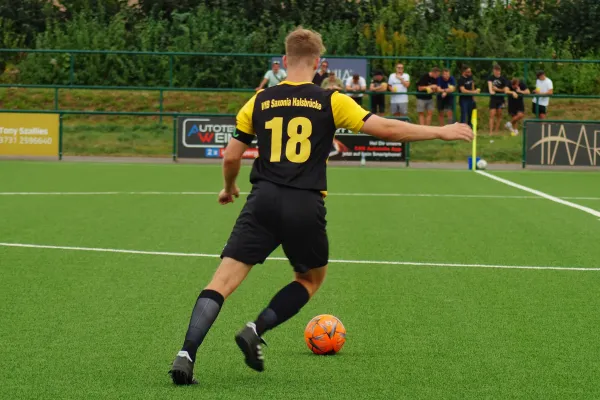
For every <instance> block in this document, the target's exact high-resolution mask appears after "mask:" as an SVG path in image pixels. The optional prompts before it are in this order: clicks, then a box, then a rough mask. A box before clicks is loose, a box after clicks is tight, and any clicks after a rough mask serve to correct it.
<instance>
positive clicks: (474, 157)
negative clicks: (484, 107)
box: [471, 110, 477, 171]
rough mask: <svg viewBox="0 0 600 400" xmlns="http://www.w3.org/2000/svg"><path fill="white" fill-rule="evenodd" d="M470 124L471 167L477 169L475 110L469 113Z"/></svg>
mask: <svg viewBox="0 0 600 400" xmlns="http://www.w3.org/2000/svg"><path fill="white" fill-rule="evenodd" d="M471 125H473V152H472V154H471V169H472V170H473V171H475V169H477V110H473V114H471Z"/></svg>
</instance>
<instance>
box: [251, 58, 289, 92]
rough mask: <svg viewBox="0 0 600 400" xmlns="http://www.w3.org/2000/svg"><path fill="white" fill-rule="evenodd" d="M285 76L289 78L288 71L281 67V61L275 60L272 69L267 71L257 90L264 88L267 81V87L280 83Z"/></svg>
mask: <svg viewBox="0 0 600 400" xmlns="http://www.w3.org/2000/svg"><path fill="white" fill-rule="evenodd" d="M285 78H287V73H286V72H285V70H283V69H281V66H280V65H279V61H273V65H272V67H271V69H270V70H268V71H267V73H266V74H265V76H264V77H263V80H262V82H261V83H260V85H258V87H257V88H256V91H259V90H261V89H262V88H264V87H265V85H266V84H267V83H268V86H267V87H271V86H275V85H278V84H279V82H281V81H283V80H285Z"/></svg>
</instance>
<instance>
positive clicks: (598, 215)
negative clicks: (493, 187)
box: [475, 171, 600, 218]
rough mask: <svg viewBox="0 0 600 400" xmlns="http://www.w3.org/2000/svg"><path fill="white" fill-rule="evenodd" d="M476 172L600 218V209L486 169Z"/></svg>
mask: <svg viewBox="0 0 600 400" xmlns="http://www.w3.org/2000/svg"><path fill="white" fill-rule="evenodd" d="M475 172H477V173H478V174H479V175H483V176H486V177H488V178H490V179H493V180H495V181H498V182H501V183H504V184H505V185H508V186H512V187H514V188H517V189H521V190H524V191H526V192H529V193H533V194H535V195H537V196H540V197H543V198H545V199H548V200H550V201H553V202H555V203H559V204H562V205H565V206H568V207H572V208H576V209H578V210H581V211H583V212H586V213H588V214H591V215H593V216H595V217H597V218H600V211H596V210H593V209H591V208H589V207H584V206H582V205H579V204H575V203H571V202H570V201H567V200H563V199H559V198H558V197H555V196H552V195H549V194H547V193H544V192H540V191H539V190H535V189H532V188H529V187H527V186H523V185H519V184H518V183H515V182H512V181H509V180H508V179H504V178H500V177H497V176H495V175H492V174H489V173H487V172H484V171H475Z"/></svg>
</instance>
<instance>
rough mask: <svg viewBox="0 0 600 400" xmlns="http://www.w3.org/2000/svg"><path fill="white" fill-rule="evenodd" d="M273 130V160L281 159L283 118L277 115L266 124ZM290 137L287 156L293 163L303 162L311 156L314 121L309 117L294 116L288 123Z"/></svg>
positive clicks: (286, 147)
mask: <svg viewBox="0 0 600 400" xmlns="http://www.w3.org/2000/svg"><path fill="white" fill-rule="evenodd" d="M265 128H266V129H270V130H271V162H280V161H281V146H282V144H283V118H281V117H276V118H273V119H272V120H270V121H267V123H266V124H265ZM287 135H288V137H289V139H288V141H287V145H286V146H285V157H286V158H287V159H288V160H289V161H291V162H293V163H298V164H299V163H303V162H306V160H308V158H309V157H310V140H308V138H309V137H310V135H312V123H311V122H310V120H309V119H308V118H305V117H296V118H292V119H291V120H290V122H289V123H288V125H287Z"/></svg>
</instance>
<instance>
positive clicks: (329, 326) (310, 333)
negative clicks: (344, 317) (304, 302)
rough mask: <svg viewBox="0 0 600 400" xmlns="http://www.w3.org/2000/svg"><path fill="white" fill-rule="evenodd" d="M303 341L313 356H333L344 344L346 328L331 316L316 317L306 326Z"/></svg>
mask: <svg viewBox="0 0 600 400" xmlns="http://www.w3.org/2000/svg"><path fill="white" fill-rule="evenodd" d="M304 341H306V345H307V346H308V348H309V349H310V350H311V351H312V352H313V353H315V354H321V355H324V354H335V353H337V352H338V351H340V350H341V349H342V346H344V343H346V328H344V324H342V321H340V320H339V319H337V318H336V317H334V316H333V315H328V314H323V315H317V316H316V317H314V318H313V319H311V320H310V322H309V323H308V325H306V329H304Z"/></svg>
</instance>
